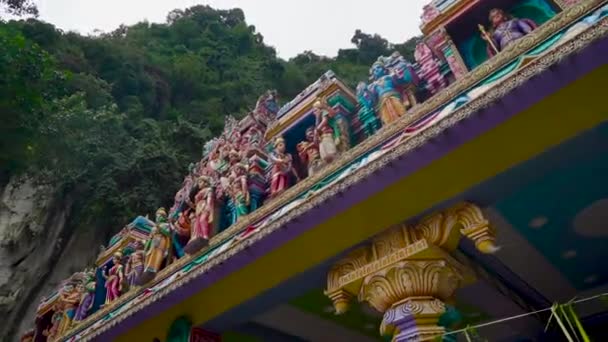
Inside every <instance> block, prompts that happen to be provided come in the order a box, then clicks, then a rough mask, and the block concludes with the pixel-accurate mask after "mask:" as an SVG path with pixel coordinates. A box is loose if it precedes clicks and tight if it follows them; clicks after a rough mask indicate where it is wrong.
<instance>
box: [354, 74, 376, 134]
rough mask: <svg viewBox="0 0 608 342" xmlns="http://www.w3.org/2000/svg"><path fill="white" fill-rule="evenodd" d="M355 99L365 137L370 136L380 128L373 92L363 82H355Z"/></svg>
mask: <svg viewBox="0 0 608 342" xmlns="http://www.w3.org/2000/svg"><path fill="white" fill-rule="evenodd" d="M357 99H358V102H359V111H358V116H359V122H361V126H363V132H364V133H365V136H366V137H371V136H372V135H374V134H375V133H376V132H377V131H378V130H379V129H380V121H378V117H377V116H376V111H375V110H374V94H373V92H372V90H370V88H369V86H368V85H367V83H365V82H359V84H357Z"/></svg>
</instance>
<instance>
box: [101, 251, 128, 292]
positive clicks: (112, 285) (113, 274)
mask: <svg viewBox="0 0 608 342" xmlns="http://www.w3.org/2000/svg"><path fill="white" fill-rule="evenodd" d="M112 262H113V263H114V265H113V266H112V267H110V269H109V270H108V269H107V266H105V267H104V268H103V272H102V275H103V278H104V279H105V280H106V284H105V288H106V302H105V304H110V303H112V302H113V301H115V300H116V299H118V297H120V295H121V294H122V291H123V284H124V281H125V273H124V267H123V265H122V253H121V252H117V253H115V254H114V256H113V257H112Z"/></svg>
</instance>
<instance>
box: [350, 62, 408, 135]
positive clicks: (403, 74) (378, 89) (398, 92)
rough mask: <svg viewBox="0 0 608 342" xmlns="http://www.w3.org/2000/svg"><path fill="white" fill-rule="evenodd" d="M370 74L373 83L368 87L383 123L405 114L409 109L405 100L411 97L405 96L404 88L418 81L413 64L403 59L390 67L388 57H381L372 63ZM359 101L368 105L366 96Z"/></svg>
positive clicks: (385, 123)
mask: <svg viewBox="0 0 608 342" xmlns="http://www.w3.org/2000/svg"><path fill="white" fill-rule="evenodd" d="M399 57H400V56H399ZM370 74H371V76H370V79H371V81H372V83H371V84H370V85H369V86H368V89H369V90H370V91H371V95H372V102H373V104H374V105H375V108H376V113H377V114H378V116H379V117H380V120H381V121H382V124H383V125H387V124H389V123H391V122H393V121H395V120H397V119H398V118H399V117H401V116H403V115H405V112H406V110H407V109H406V106H405V104H404V102H409V99H407V98H404V96H403V94H402V90H403V89H404V88H407V87H408V86H410V85H416V84H417V81H418V77H417V75H416V73H415V72H414V69H413V68H412V66H411V65H410V64H409V63H407V62H405V60H402V61H399V62H398V63H396V65H395V66H394V67H392V68H390V69H389V67H388V66H387V59H386V58H385V57H379V58H378V60H377V61H376V62H375V63H374V64H373V65H372V68H371V69H370ZM362 100H364V101H363V103H361V101H362ZM359 101H360V104H361V105H362V106H364V105H367V104H366V103H365V102H366V101H367V98H366V97H364V98H363V99H361V98H360V99H359Z"/></svg>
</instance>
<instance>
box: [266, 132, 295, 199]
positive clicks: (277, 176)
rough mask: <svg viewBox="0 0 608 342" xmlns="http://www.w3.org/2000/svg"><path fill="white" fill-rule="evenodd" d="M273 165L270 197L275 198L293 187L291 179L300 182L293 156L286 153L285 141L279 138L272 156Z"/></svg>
mask: <svg viewBox="0 0 608 342" xmlns="http://www.w3.org/2000/svg"><path fill="white" fill-rule="evenodd" d="M270 162H271V164H272V169H271V179H270V196H271V197H274V196H277V195H278V194H280V193H282V192H283V191H285V189H287V188H289V187H290V186H291V184H290V177H291V176H292V175H293V176H294V177H295V178H296V179H297V180H299V177H298V175H297V174H296V171H295V170H294V168H293V160H292V157H291V154H289V153H287V152H285V139H283V138H280V137H279V138H277V139H276V140H275V142H274V152H273V153H272V154H271V155H270Z"/></svg>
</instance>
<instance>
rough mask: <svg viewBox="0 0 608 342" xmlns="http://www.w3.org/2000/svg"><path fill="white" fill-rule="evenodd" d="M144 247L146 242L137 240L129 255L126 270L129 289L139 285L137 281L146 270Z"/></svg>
mask: <svg viewBox="0 0 608 342" xmlns="http://www.w3.org/2000/svg"><path fill="white" fill-rule="evenodd" d="M144 247H145V246H144V243H143V242H142V241H140V240H137V241H136V242H135V244H134V246H133V248H134V249H133V251H132V252H131V254H130V255H129V259H128V261H127V266H126V270H125V274H126V277H127V284H128V285H129V289H131V288H133V287H135V286H136V285H137V281H138V279H139V277H140V276H141V274H142V273H143V271H144V262H145V260H146V256H145V252H144Z"/></svg>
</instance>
